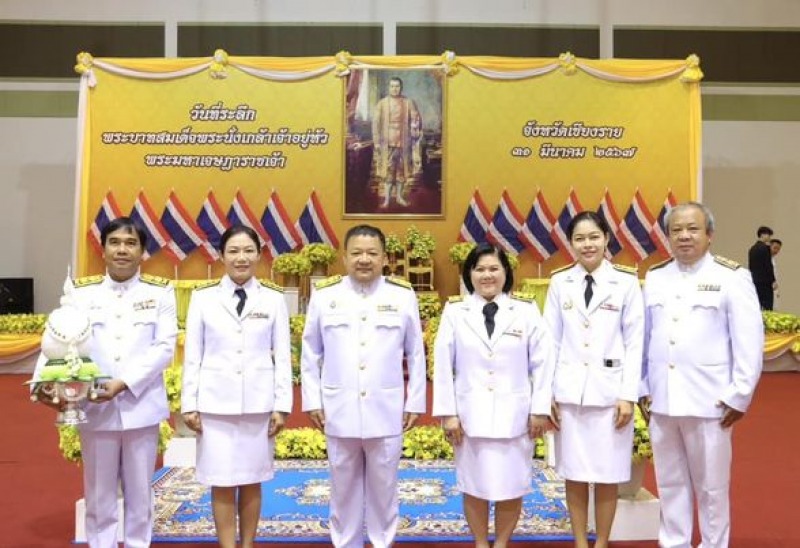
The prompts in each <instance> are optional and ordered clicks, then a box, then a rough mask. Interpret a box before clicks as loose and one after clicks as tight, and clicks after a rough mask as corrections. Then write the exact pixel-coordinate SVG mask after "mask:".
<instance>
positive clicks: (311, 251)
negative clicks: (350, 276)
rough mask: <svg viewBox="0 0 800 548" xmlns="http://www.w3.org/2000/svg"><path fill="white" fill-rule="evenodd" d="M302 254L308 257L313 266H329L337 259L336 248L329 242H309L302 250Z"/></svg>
mask: <svg viewBox="0 0 800 548" xmlns="http://www.w3.org/2000/svg"><path fill="white" fill-rule="evenodd" d="M300 254H301V255H303V256H304V257H306V258H307V259H308V260H309V261H310V262H311V265H312V266H316V265H320V266H328V265H329V264H332V263H333V261H335V260H336V249H334V248H333V247H332V246H329V245H328V244H322V243H314V244H308V245H307V246H304V247H303V249H301V250H300Z"/></svg>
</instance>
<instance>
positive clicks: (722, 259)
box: [714, 255, 742, 270]
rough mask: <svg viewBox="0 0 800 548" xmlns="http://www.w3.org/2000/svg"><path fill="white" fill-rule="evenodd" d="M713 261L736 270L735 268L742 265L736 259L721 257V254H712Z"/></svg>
mask: <svg viewBox="0 0 800 548" xmlns="http://www.w3.org/2000/svg"><path fill="white" fill-rule="evenodd" d="M714 261H716V262H717V263H719V264H721V265H722V266H724V267H725V268H730V269H731V270H736V269H737V268H739V267H741V266H742V265H740V264H739V263H737V262H736V261H734V260H732V259H728V258H727V257H722V256H721V255H714Z"/></svg>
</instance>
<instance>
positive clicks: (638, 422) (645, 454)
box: [633, 405, 653, 463]
mask: <svg viewBox="0 0 800 548" xmlns="http://www.w3.org/2000/svg"><path fill="white" fill-rule="evenodd" d="M652 460H653V446H652V445H650V430H649V429H648V428H647V422H645V420H644V417H643V416H642V411H641V409H639V406H638V405H634V406H633V462H634V463H640V462H650V461H652Z"/></svg>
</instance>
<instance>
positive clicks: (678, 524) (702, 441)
mask: <svg viewBox="0 0 800 548" xmlns="http://www.w3.org/2000/svg"><path fill="white" fill-rule="evenodd" d="M731 430H732V429H731V428H725V429H723V428H722V426H720V423H719V419H709V418H701V417H669V416H667V415H660V414H653V417H652V419H651V420H650V439H651V441H652V443H653V458H654V461H655V471H656V482H657V483H658V495H659V497H660V498H661V526H660V529H659V532H658V544H659V546H661V547H664V548H691V545H692V523H693V521H692V519H693V515H694V502H695V499H696V500H697V515H698V521H699V523H700V535H701V538H702V544H700V546H701V547H702V548H726V547H727V546H728V540H729V538H730V504H729V488H730V476H731V458H732V447H731Z"/></svg>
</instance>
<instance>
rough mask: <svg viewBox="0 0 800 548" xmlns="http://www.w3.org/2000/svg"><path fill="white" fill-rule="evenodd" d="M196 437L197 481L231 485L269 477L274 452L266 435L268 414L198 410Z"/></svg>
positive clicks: (271, 472) (224, 485)
mask: <svg viewBox="0 0 800 548" xmlns="http://www.w3.org/2000/svg"><path fill="white" fill-rule="evenodd" d="M200 419H201V420H202V423H203V433H202V434H199V435H198V436H197V469H196V471H195V476H196V478H197V481H199V482H200V483H202V484H204V485H213V486H217V487H233V486H237V485H249V484H252V483H261V482H262V481H267V480H270V479H272V477H273V475H274V472H273V469H272V461H273V457H274V454H275V451H274V444H273V439H272V438H270V437H269V436H268V432H269V420H270V413H253V414H247V415H214V414H211V413H200Z"/></svg>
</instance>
